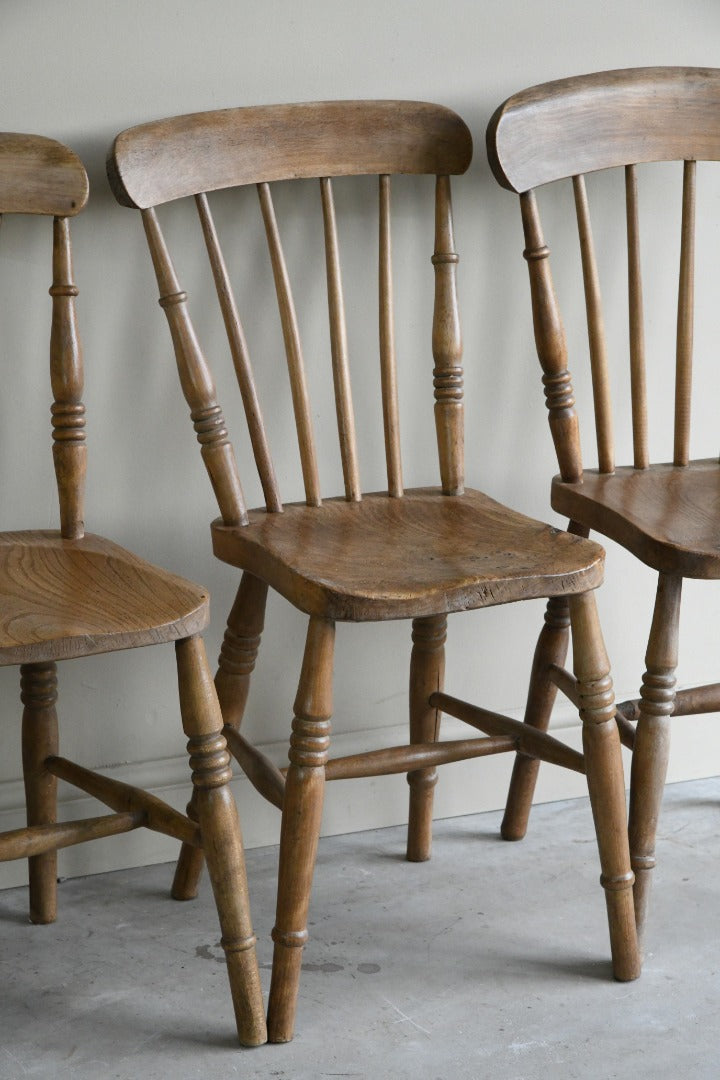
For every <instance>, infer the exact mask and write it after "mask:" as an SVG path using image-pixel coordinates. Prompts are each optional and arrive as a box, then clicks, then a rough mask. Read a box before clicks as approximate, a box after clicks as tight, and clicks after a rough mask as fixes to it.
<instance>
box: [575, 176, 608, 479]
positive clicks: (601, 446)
mask: <svg viewBox="0 0 720 1080" xmlns="http://www.w3.org/2000/svg"><path fill="white" fill-rule="evenodd" d="M573 191H574V193H575V210H576V214H577V222H578V233H579V236H580V255H581V259H582V270H583V282H584V285H585V307H586V310H587V324H588V339H589V344H590V370H591V372H592V387H593V401H594V403H595V436H596V439H597V448H598V469H599V470H600V472H602V473H611V472H612V471H613V469H614V468H615V447H614V440H613V426H612V403H611V401H610V375H609V372H608V363H607V346H606V343H605V324H604V322H603V313H602V297H601V295H600V279H599V277H598V269H597V260H596V258H595V244H594V242H593V234H592V225H591V223H590V207H589V204H588V197H587V189H586V187H585V177H584V176H574V177H573Z"/></svg>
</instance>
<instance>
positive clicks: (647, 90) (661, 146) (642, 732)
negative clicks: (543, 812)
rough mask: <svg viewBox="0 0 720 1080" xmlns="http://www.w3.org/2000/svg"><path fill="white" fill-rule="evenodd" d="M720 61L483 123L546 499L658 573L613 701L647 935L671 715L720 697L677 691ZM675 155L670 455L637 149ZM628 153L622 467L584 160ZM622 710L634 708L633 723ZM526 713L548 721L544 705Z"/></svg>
mask: <svg viewBox="0 0 720 1080" xmlns="http://www.w3.org/2000/svg"><path fill="white" fill-rule="evenodd" d="M719 108H720V70H712V69H710V70H709V69H701V68H639V69H637V70H627V71H609V72H601V73H599V74H593V75H587V76H582V77H579V78H571V79H563V80H560V81H558V82H552V83H547V84H546V85H544V86H536V87H533V88H532V89H529V90H524V91H523V92H522V93H519V94H516V95H514V96H513V97H511V98H509V99H508V101H506V102H505V103H504V105H502V106H500V108H499V109H498V110H497V112H496V113H495V115H494V116H493V118H492V120H491V121H490V125H489V127H488V133H487V145H488V154H489V157H490V163H491V166H492V168H493V171H494V173H495V176H496V178H497V180H498V181H499V183H500V184H502V185H503V186H504V187H506V188H510V189H511V190H512V191H516V192H518V193H519V194H520V203H521V210H522V220H523V227H524V232H525V245H526V249H525V258H526V259H527V263H528V270H529V273H530V290H531V295H532V308H533V318H534V323H535V338H536V343H537V350H538V355H539V357H540V362H541V364H542V368H543V372H544V375H543V383H544V384H545V393H546V396H547V405H548V409H549V418H550V427H551V430H552V434H553V438H554V441H555V448H556V451H557V457H558V462H559V465H560V475H559V476H556V477H555V479H554V480H553V483H552V505H553V507H554V509H555V510H557V511H558V512H559V513H561V514H563V515H566V516H567V517H568V518H569V519H570V530H571V531H572V532H574V533H576V534H578V533H579V534H582V535H584V536H587V535H588V534H589V532H590V530H595V531H597V532H599V533H601V534H602V535H604V536H606V537H608V538H609V539H611V540H614V541H616V542H617V543H618V544H621V545H622V546H623V547H625V548H626V549H627V550H628V551H629V552H631V553H632V554H633V555H635V556H637V558H638V559H640V560H641V561H642V562H644V563H645V564H646V565H648V566H650V567H652V568H653V569H654V570H657V572H658V586H657V599H656V602H655V611H654V615H653V619H652V626H651V630H650V639H649V643H648V647H647V654H646V658H645V662H646V665H647V669H646V671H645V674H644V675H643V678H642V687H641V690H640V698H639V700H637V701H626V702H623V703H622V704H620V705H618V724H619V726H620V733H621V737H622V740H623V742H624V743H625V744H626V745H627V746H629V747H634V752H633V763H632V775H631V795H630V852H631V860H632V866H633V870H634V871H635V886H634V893H635V912H636V917H637V924H638V930H639V933H640V937H641V939H642V934H643V931H644V927H645V922H646V916H647V908H648V896H649V890H650V880H651V875H652V870H653V867H654V866H655V834H656V829H657V822H658V816H659V813H660V804H661V800H662V792H663V785H664V783H665V775H666V769H667V761H668V751H669V735H670V717H671V716H683V715H689V714H691V713H702V712H714V711H716V710H718V709H720V683H716V684H714V685H712V686H703V687H697V688H694V689H687V690H682V691H679V692H677V693H676V692H675V669H676V665H677V656H678V620H679V615H680V593H681V588H682V581H683V578H685V577H690V578H708V579H710V578H713V579H715V578H718V577H720V554H719V552H718V543H717V536H718V529H719V528H720V520H719V519H718V516H717V493H718V485H719V484H720V466H718V462H717V459H716V458H713V459H712V460H697V461H691V460H690V453H689V438H690V393H691V378H692V354H693V263H694V217H695V174H696V161H697V160H698V159H708V160H718V159H720V122H719V121H718V115H720V114H719V112H718V110H719ZM675 160H677V161H682V162H684V164H683V170H682V171H683V184H682V225H681V243H680V277H679V294H678V311H677V344H676V381H675V425H674V444H673V451H672V453H673V459H672V463H670V464H651V463H650V457H649V451H648V427H647V405H646V374H645V347H644V323H643V289H642V279H641V266H640V241H639V198H638V179H637V168H636V166H637V165H638V164H641V163H643V162H658V161H675ZM611 167H612V168H624V172H625V192H626V213H627V248H628V263H627V266H628V292H629V333H630V349H629V353H630V387H631V397H632V434H633V463H632V465H623V466H621V467H616V465H615V455H614V448H613V423H612V409H611V400H610V380H609V365H608V359H607V351H608V350H607V347H606V339H605V332H604V325H603V309H602V302H601V296H600V286H599V278H598V271H597V265H596V259H595V251H594V245H593V235H592V231H591V225H590V212H589V203H588V195H587V190H586V184H585V179H584V174H585V173H590V172H594V171H596V170H599V169H608V168H611ZM570 177H571V178H572V186H573V191H574V199H575V208H576V216H577V226H578V230H579V240H580V252H581V257H582V272H583V278H584V290H585V301H586V307H587V321H588V332H589V343H590V365H591V371H592V386H593V395H594V405H595V429H596V435H597V450H598V468H597V469H583V465H582V461H581V455H580V446H579V441H578V427H577V420H576V416H575V410H574V401H573V389H572V385H571V382H570V374H569V372H568V370H567V356H566V347H565V340H564V331H563V325H562V322H561V318H560V314H559V310H558V305H557V302H556V297H555V293H554V288H553V282H552V278H551V274H550V264H549V260H548V256H549V250H548V248H547V246H546V244H545V240H544V237H543V232H542V228H541V223H540V217H539V213H538V207H537V202H536V198H535V193H534V189H535V188H537V187H539V186H541V185H543V184H548V183H550V182H552V181H555V180H560V179H562V178H570ZM542 663H543V664H544V666H545V669H546V671H547V676H548V678H549V679H550V681H551V682H552V683H554V684H555V685H556V686H559V687H560V688H561V689H563V690H565V691H566V692H567V691H568V690H570V691H572V688H571V686H570V683H569V680H568V676H567V674H566V673H565V672H563V671H562V669H561V667H560V666H559V663H558V661H557V659H556V658H555V656H553V655H552V652H551V649H550V648H548V650H547V652H546V653H545V654H544V659H543V660H542ZM632 721H637V728H635V727H634V726H633V723H632ZM532 722H533V723H534V724H535V725H536V726H539V727H540V728H543V727H544V726H545V724H546V722H547V721H546V718H545V716H544V715H543V714H542V712H541V711H538V712H537V713H535V714H534V717H533V718H532ZM531 797H532V785H528V787H527V789H526V790H525V791H524V793H523V795H522V796H519V797H518V798H515V799H513V798H511V800H510V801H509V803H508V810H507V818H506V821H507V822H508V826H507V827H508V828H510V829H512V830H514V831H516V832H517V833H518V834H522V833H523V832H524V830H525V824H526V820H527V811H528V808H529V801H530V798H531Z"/></svg>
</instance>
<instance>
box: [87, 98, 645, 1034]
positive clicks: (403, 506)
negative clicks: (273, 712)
mask: <svg viewBox="0 0 720 1080" xmlns="http://www.w3.org/2000/svg"><path fill="white" fill-rule="evenodd" d="M471 153H472V145H471V140H470V135H469V133H468V130H467V128H466V127H465V125H464V124H463V122H462V121H461V120H460V119H459V117H457V116H456V115H455V114H454V113H452V112H450V111H449V110H447V109H444V108H440V107H438V106H435V105H430V104H423V103H417V102H402V101H371V102H367V101H365V102H362V101H360V102H321V103H312V104H304V105H280V106H267V107H257V108H240V109H229V110H224V111H216V112H209V113H201V114H195V115H189V116H179V117H174V118H171V119H167V120H162V121H158V122H154V123H148V124H144V125H142V126H140V127H136V128H133V129H130V130H128V131H125V132H123V133H122V134H120V135H119V136H118V137H117V139H116V140H115V143H114V146H113V149H112V151H111V154H110V158H109V164H108V175H109V177H110V182H111V185H112V187H113V190H114V192H115V195H116V197H117V198H118V200H119V201H120V202H121V203H122V204H123V205H126V206H130V207H136V208H139V209H140V210H141V211H142V218H143V222H144V226H145V231H146V234H147V240H148V244H149V247H150V252H151V255H152V260H153V263H154V268H155V273H156V276H157V281H158V286H159V291H160V305H161V306H162V308H163V309H164V311H165V314H166V316H167V319H168V322H169V325H170V332H171V335H172V340H173V343H174V346H175V355H176V360H177V365H178V368H179V373H180V381H181V384H182V388H183V391H184V393H185V397H186V399H187V402H188V405H189V406H190V415H191V418H192V420H193V423H194V426H195V430H196V432H197V437H198V440H199V442H200V444H201V452H202V455H203V458H204V460H205V464H206V467H207V470H208V472H209V474H210V479H211V481H212V484H213V487H214V489H215V494H216V496H217V501H218V504H219V507H220V514H221V517H220V518H219V519H218V520H216V521H215V522H213V524H212V540H213V549H214V552H215V554H216V555H217V556H218V557H219V558H220V559H222V560H224V561H225V562H227V563H229V564H231V565H232V566H236V567H238V568H239V569H240V570H242V571H243V574H242V579H241V582H240V585H239V589H238V593H237V598H236V599H235V602H234V605H233V607H232V610H231V611H230V615H229V618H228V626H227V631H226V635H225V640H224V644H223V647H222V652H221V656H220V667H219V671H218V674H217V677H216V686H217V688H218V693H219V697H220V703H221V707H222V710H223V715H224V717H225V720H226V722H227V725H228V726H227V727H226V729H225V732H226V738H227V740H228V744H229V746H230V748H231V750H232V752H233V753H234V754H235V755H236V757H237V759H238V761H239V763H240V764H241V765H242V767H243V768H244V769H245V771H246V772H247V775H248V777H249V779H250V780H251V781H252V783H253V784H254V785H255V787H256V788H257V789H258V791H259V792H260V793H261V794H262V795H264V796H265V798H267V799H269V800H270V802H272V803H274V804H275V805H276V806H277V807H279V808H280V809H281V810H282V826H281V839H280V872H279V883H278V901H277V914H276V924H275V929H274V931H273V940H274V942H275V954H274V963H273V974H272V983H271V989H270V1001H269V1012H268V1036H269V1038H270V1040H271V1041H277V1042H283V1041H286V1040H288V1039H290V1038H291V1037H292V1031H293V1023H294V1015H295V1003H296V996H297V990H298V983H299V977H300V964H301V957H302V946H303V945H304V943H305V941H306V940H307V929H306V923H307V912H308V904H309V898H310V889H311V882H312V876H313V869H314V862H315V855H316V849H317V842H318V834H319V829H320V816H321V810H322V802H323V787H324V782H325V781H326V780H336V779H341V778H350V777H361V776H371V775H379V774H388V773H407V774H408V781H409V784H410V823H409V832H408V846H407V855H408V858H409V859H411V860H418V861H419V860H423V859H427V858H428V857H429V854H430V843H431V821H432V798H433V785H434V784H435V781H436V775H435V766H436V765H438V764H441V763H443V762H448V761H457V760H459V759H461V758H467V757H479V756H482V755H485V754H495V753H500V752H503V751H516V750H518V751H520V752H521V753H522V754H523V755H524V756H525V758H526V759H527V760H529V761H532V762H533V764H534V765H536V764H537V760H538V759H542V760H549V761H553V762H555V763H557V764H561V765H564V766H567V767H569V768H571V769H577V770H579V771H581V772H584V771H587V774H588V781H589V787H590V792H591V796H592V800H593V808H594V813H595V822H596V828H597V835H598V842H599V846H600V852H601V855H600V858H601V863H602V868H603V877H602V882H603V885H604V886H605V889H606V896H607V905H608V911H609V918H610V926H611V931H610V933H611V942H612V954H613V963H614V972H615V975H616V976H617V978H619V979H633V978H635V977H636V976H637V975H638V972H639V962H638V954H637V947H636V939H635V927H634V916H633V908H632V890H631V884H632V874H631V872H630V865H629V857H628V854H627V834H626V816H625V804H624V787H623V775H622V766H621V760H620V742H619V738H618V734H617V728H616V725H615V722H614V705H613V695H612V684H611V679H610V675H609V669H608V663H607V657H606V655H605V652H604V648H603V645H602V639H601V635H600V630H599V625H598V622H597V616H596V611H595V600H594V596H593V593H592V590H593V589H594V588H595V587H596V586H597V585H598V584H599V583H600V580H601V575H602V560H603V552H602V550H601V548H599V547H598V546H596V545H594V544H591V543H590V542H589V541H586V540H583V539H581V538H579V537H576V536H571V535H569V534H566V533H562V532H558V531H557V530H553V529H551V528H549V527H548V526H546V525H543V524H540V523H538V522H535V521H532V520H530V519H528V518H526V517H523V516H521V515H520V514H518V513H516V512H514V511H512V510H509V509H507V508H506V507H504V506H501V505H499V504H498V503H496V502H494V501H493V500H492V499H490V498H488V497H487V496H485V495H483V494H481V493H480V492H478V491H471V490H467V489H465V488H464V482H463V389H462V387H463V374H462V367H461V352H462V347H461V338H460V325H459V320H458V310H457V299H456V289H455V272H456V264H457V261H458V258H457V255H456V254H455V245H454V240H453V225H452V212H451V200H450V176H451V174H458V173H462V172H464V171H465V170H466V168H467V167H468V165H469V163H470V158H471ZM400 173H410V174H428V175H430V176H434V177H436V180H435V253H434V255H433V257H432V262H433V265H434V268H435V313H434V322H433V333H432V353H433V355H434V360H435V370H434V385H435V419H436V428H437V441H438V449H439V459H440V480H441V485H440V486H439V487H427V488H415V489H412V490H405V489H404V487H403V479H402V469H401V456H400V439H399V431H398V415H399V412H398V399H397V388H396V364H395V337H394V331H393V325H394V323H393V299H392V298H393V284H392V283H393V270H392V260H391V239H390V209H391V176H392V174H400ZM349 175H354V176H360V175H377V176H378V178H379V179H378V184H379V212H378V216H377V217H375V218H374V220H375V225H374V228H379V240H378V246H379V268H378V280H379V338H380V344H379V354H380V381H381V388H382V402H383V419H384V430H385V449H386V464H387V490H386V491H382V492H379V493H377V492H376V493H373V494H369V495H368V494H362V493H361V485H360V481H359V477H358V464H357V452H356V436H355V421H354V414H353V407H352V403H351V388H350V373H349V364H348V346H347V334H346V322H345V306H344V297H343V288H342V283H341V271H340V256H339V244H338V231H337V228H336V215H335V203H334V194H333V185H334V181H335V179H336V178H340V177H345V176H349ZM289 179H292V180H293V181H296V180H297V181H300V182H302V181H303V180H310V179H314V182H315V183H318V180H319V195H320V200H319V203H320V206H321V209H322V217H323V225H324V241H325V264H326V265H325V271H326V274H327V302H328V306H329V319H330V342H331V349H330V352H331V363H332V374H333V380H334V387H335V402H336V410H337V424H338V429H339V436H340V449H341V459H342V468H343V476H344V484H345V493H344V495H343V496H342V497H339V498H337V497H336V498H329V499H323V498H321V495H320V488H319V482H318V462H317V460H316V453H315V449H314V439H313V423H312V413H311V409H310V405H309V399H308V394H307V391H306V377H305V371H304V364H303V357H302V350H301V344H300V337H299V332H298V321H297V319H296V312H295V306H294V301H293V295H292V292H291V287H290V275H289V272H288V269H287V264H286V262H285V258H284V254H283V248H282V246H281V238H280V230H279V226H278V221H277V218H276V214H275V210H274V202H273V195H272V193H271V186H270V183H271V182H273V181H282V180H289ZM406 183H407V181H406ZM239 185H257V193H258V195H259V200H260V210H261V214H262V217H263V220H264V227H265V231H266V235H267V243H268V247H269V255H270V261H271V264H272V271H273V274H274V282H275V291H276V294H277V303H278V305H279V312H280V320H281V324H282V331H283V335H284V341H285V347H286V353H287V363H288V371H289V382H290V390H291V396H292V401H293V406H294V411H295V419H296V424H297V432H298V442H299V448H300V457H301V462H302V475H303V479H304V486H305V497H304V501H302V502H293V503H285V504H283V502H282V501H281V498H280V493H279V489H278V485H277V483H276V479H275V474H274V469H273V464H272V460H271V457H270V452H269V449H268V444H267V438H266V432H265V427H264V424H263V420H262V417H261V411H260V405H259V402H258V395H257V393H256V387H255V383H254V379H253V373H252V369H251V365H250V359H249V353H248V349H247V345H246V340H245V335H244V331H243V328H242V325H241V322H240V315H239V311H238V306H237V304H236V301H235V297H234V293H233V290H232V287H231V283H230V276H229V273H228V270H227V266H226V262H225V259H224V256H223V254H222V251H221V248H220V243H219V240H218V233H217V230H216V227H215V222H214V218H213V215H212V213H211V209H210V203H209V200H208V196H207V193H208V192H212V191H216V190H218V189H223V188H229V187H235V186H239ZM338 186H340V185H339V184H338ZM398 187H400V188H402V181H399V182H398ZM286 195H287V190H286V188H285V187H283V198H284V197H285V196H286ZM186 196H194V197H195V203H196V207H197V211H198V214H199V218H200V226H201V229H202V233H203V235H204V241H205V245H206V247H207V253H208V256H209V260H210V265H211V267H212V273H213V275H214V279H215V285H216V287H217V294H218V299H219V305H220V308H221V311H222V316H223V318H224V322H225V327H226V330H227V335H228V339H229V346H230V352H231V355H232V358H233V361H234V365H235V370H236V373H237V377H238V381H239V384H240V392H241V395H242V399H243V402H244V407H245V413H246V418H247V424H248V428H249V432H250V437H251V440H252V447H253V451H254V455H255V459H256V465H257V468H258V471H259V475H260V479H261V483H262V488H263V492H264V497H265V503H266V505H265V506H264V507H263V508H261V509H257V510H247V509H246V506H245V503H244V500H243V493H242V490H241V486H240V482H239V479H238V472H237V468H236V462H235V457H234V454H233V450H232V447H231V444H230V441H229V439H228V434H227V430H226V426H225V421H224V419H223V413H222V412H221V408H220V406H219V404H218V402H217V395H216V390H215V385H214V381H213V377H212V375H211V373H210V369H209V367H208V364H207V362H206V359H205V357H204V354H203V352H202V351H201V348H200V345H199V343H198V339H197V337H196V334H195V331H194V329H193V325H192V323H191V321H190V314H189V308H188V298H187V294H186V293H185V291H183V289H182V286H181V284H180V282H179V280H178V277H177V275H176V271H175V269H174V266H173V262H172V261H171V258H170V255H169V253H168V248H167V246H166V242H165V239H164V236H163V233H162V232H161V226H160V221H159V217H158V213H157V210H156V207H158V206H159V205H161V204H164V203H169V202H173V201H175V200H178V199H182V198H183V197H186ZM354 205H355V204H354ZM320 206H319V207H318V209H320ZM356 208H357V207H356ZM373 217H374V215H372V216H371V220H372V218H373ZM172 227H173V229H174V230H177V228H178V213H174V214H173V221H172ZM253 250H254V249H253ZM183 255H184V257H187V248H186V247H184V248H183ZM305 266H306V272H307V273H310V270H311V268H310V267H309V266H308V265H307V260H306V261H305ZM206 307H207V305H204V306H203V315H204V317H205V318H207V310H206ZM428 345H429V343H428ZM428 352H430V348H429V347H428ZM268 586H272V588H273V589H276V590H277V591H278V592H279V593H280V594H282V596H284V597H285V598H286V599H287V600H289V601H290V603H291V604H293V605H295V607H297V608H299V609H300V610H301V611H302V612H304V613H306V614H307V615H308V616H309V625H308V631H307V640H306V644H305V653H304V660H303V664H302V671H301V675H300V685H299V689H298V693H297V697H296V699H295V718H294V720H293V723H292V735H291V737H290V752H289V760H290V764H289V767H288V768H287V769H282V770H279V769H277V768H276V767H275V765H274V764H272V763H271V762H270V761H268V760H267V759H266V758H265V757H263V755H262V754H261V753H260V752H258V750H257V749H255V748H253V747H252V746H251V745H250V744H249V743H248V742H247V740H245V739H244V737H243V736H242V735H241V734H240V731H239V728H240V722H241V719H242V716H243V711H244V708H245V702H246V698H247V693H248V684H249V679H250V675H251V672H252V670H253V667H254V664H255V659H256V656H257V650H258V645H259V639H260V634H261V631H262V628H263V618H264V609H265V602H266V596H267V591H268ZM530 597H552V598H553V599H552V600H551V601H550V615H549V629H548V631H547V632H548V634H550V635H551V636H554V637H557V635H558V634H561V632H562V630H561V628H563V627H565V626H566V625H567V624H568V623H571V624H572V629H573V634H574V643H575V671H576V675H577V680H578V682H577V699H578V701H579V703H580V709H581V715H582V717H583V720H584V739H585V750H586V752H585V755H584V757H583V755H581V754H578V753H576V752H574V751H572V750H570V749H569V748H567V747H565V746H563V745H562V744H561V743H559V742H558V741H557V740H555V739H553V738H551V737H550V736H549V735H547V734H545V733H540V732H535V731H534V730H532V729H531V728H529V727H526V726H524V725H523V724H521V723H520V722H518V721H513V720H510V719H508V718H506V717H503V716H500V715H499V714H497V713H494V712H490V711H488V710H486V709H482V708H478V707H476V706H473V705H469V704H466V703H464V702H461V701H459V700H457V699H456V698H453V697H450V696H448V695H447V694H445V693H444V692H443V689H442V683H443V669H444V643H445V636H446V616H447V614H448V613H450V612H455V611H463V610H466V609H468V608H480V607H487V606H490V605H493V604H503V603H509V602H512V601H515V600H521V599H526V598H530ZM387 619H412V620H413V621H412V639H413V648H412V656H411V661H410V743H409V745H406V746H398V747H394V748H392V749H382V750H375V751H370V752H368V753H364V754H358V755H353V756H351V757H345V758H336V759H335V760H329V759H328V749H329V743H330V717H331V714H332V668H333V643H334V631H335V623H336V621H337V620H344V621H348V622H363V621H378V622H379V621H383V620H387ZM537 692H538V691H537V689H536V688H535V680H533V689H532V690H531V694H535V693H537ZM539 692H541V693H543V694H545V693H546V690H545V688H544V686H543V687H542V688H541V690H540V691H539ZM441 711H442V712H445V713H447V714H449V715H451V716H454V717H458V718H460V719H461V720H464V721H466V722H467V723H468V724H469V725H470V726H471V727H473V728H475V729H479V730H480V731H481V732H485V733H486V736H488V737H481V738H473V739H467V740H462V741H458V742H445V743H442V742H439V741H437V740H438V728H439V720H440V712H441ZM198 863H199V860H198V858H197V855H196V853H195V852H193V851H191V850H190V849H185V851H184V852H183V856H182V859H181V863H180V865H179V868H178V878H177V881H178V882H184V884H185V888H186V889H187V892H188V894H191V893H193V892H194V890H195V887H196V882H197V875H198V872H199V865H198Z"/></svg>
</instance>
